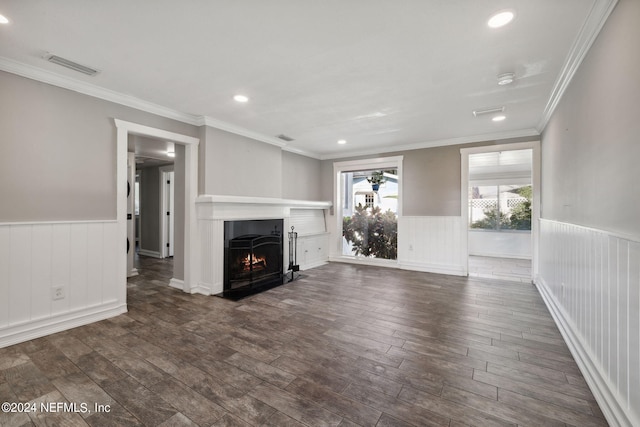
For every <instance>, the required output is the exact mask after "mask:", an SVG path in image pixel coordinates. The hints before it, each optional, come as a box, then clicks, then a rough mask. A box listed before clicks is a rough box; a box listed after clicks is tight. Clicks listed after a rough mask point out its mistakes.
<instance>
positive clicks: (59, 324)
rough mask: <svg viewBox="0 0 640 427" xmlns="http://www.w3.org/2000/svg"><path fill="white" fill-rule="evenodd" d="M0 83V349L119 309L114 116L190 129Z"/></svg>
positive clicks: (1, 79)
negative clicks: (58, 295)
mask: <svg viewBox="0 0 640 427" xmlns="http://www.w3.org/2000/svg"><path fill="white" fill-rule="evenodd" d="M0 87H1V88H2V96H0V130H1V131H2V149H3V153H2V155H1V156H0V194H1V195H2V202H0V347H4V346H7V345H11V344H15V343H18V342H22V341H25V340H28V339H32V338H36V337H39V336H43V335H47V334H51V333H54V332H58V331H61V330H64V329H69V328H72V327H76V326H80V325H83V324H87V323H91V322H94V321H98V320H102V319H105V318H108V317H112V316H115V315H118V314H120V313H123V312H126V309H127V308H126V298H125V295H126V292H125V290H124V289H123V288H124V286H126V285H125V284H124V283H122V282H121V281H120V279H119V278H118V277H117V269H118V260H119V257H120V256H124V255H119V254H124V253H125V251H126V242H125V241H120V240H119V239H118V233H119V231H118V224H117V222H116V197H117V188H116V135H117V130H116V127H115V126H114V121H113V119H114V118H119V119H124V120H128V121H131V122H135V123H140V124H143V125H147V126H152V127H156V128H160V129H166V130H169V131H172V132H176V133H180V134H185V135H197V128H196V127H194V126H191V125H188V124H185V123H180V122H176V121H174V120H170V119H166V118H163V117H160V116H156V115H153V114H149V113H146V112H143V111H139V110H135V109H133V108H129V107H124V106H122V105H118V104H115V103H112V102H108V101H104V100H101V99H97V98H92V97H90V96H87V95H83V94H79V93H77V92H73V91H71V90H66V89H62V88H59V87H55V86H51V85H48V84H45V83H40V82H37V81H34V80H31V79H27V78H23V77H19V76H16V75H14V74H10V73H5V72H0ZM59 288H62V294H63V297H62V298H60V299H57V298H56V299H54V290H56V289H59Z"/></svg>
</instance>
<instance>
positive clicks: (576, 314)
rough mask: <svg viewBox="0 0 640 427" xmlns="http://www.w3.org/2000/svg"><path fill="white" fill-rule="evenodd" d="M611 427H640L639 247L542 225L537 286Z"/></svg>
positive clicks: (602, 233) (591, 231)
mask: <svg viewBox="0 0 640 427" xmlns="http://www.w3.org/2000/svg"><path fill="white" fill-rule="evenodd" d="M536 284H537V286H538V288H539V289H540V293H541V294H542V296H543V298H544V299H545V302H546V303H547V305H548V306H549V309H550V311H551V312H552V314H553V316H554V318H555V319H556V322H557V323H558V326H559V328H560V330H561V331H562V333H563V335H564V336H565V340H566V341H567V343H568V344H569V347H570V348H571V350H572V352H573V354H574V357H575V358H576V361H577V362H578V364H579V365H580V368H581V370H582V371H583V374H584V376H585V378H586V380H587V382H588V383H589V386H590V387H591V389H592V391H593V392H594V395H595V396H596V398H597V399H598V403H599V404H600V406H601V408H602V409H603V412H604V413H605V415H606V416H607V420H608V421H609V423H610V424H611V425H622V426H626V425H628V426H637V425H640V413H639V411H640V242H639V241H637V240H634V239H632V238H628V237H623V236H617V235H614V234H611V233H607V232H605V231H601V230H594V229H591V228H586V227H581V226H577V225H573V224H567V223H560V222H555V221H550V220H544V219H542V220H540V273H539V277H537V278H536Z"/></svg>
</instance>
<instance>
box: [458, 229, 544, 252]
mask: <svg viewBox="0 0 640 427" xmlns="http://www.w3.org/2000/svg"><path fill="white" fill-rule="evenodd" d="M532 246H533V245H532V242H531V232H530V231H515V230H507V231H492V230H478V229H470V230H469V255H478V256H489V257H497V258H519V259H531V247H532Z"/></svg>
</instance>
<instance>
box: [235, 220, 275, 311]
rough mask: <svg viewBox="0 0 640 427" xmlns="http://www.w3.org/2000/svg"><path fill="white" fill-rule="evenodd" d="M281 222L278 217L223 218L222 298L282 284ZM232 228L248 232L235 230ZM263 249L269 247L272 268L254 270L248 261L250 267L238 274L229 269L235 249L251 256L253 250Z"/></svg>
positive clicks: (240, 295) (254, 251) (243, 295)
mask: <svg viewBox="0 0 640 427" xmlns="http://www.w3.org/2000/svg"><path fill="white" fill-rule="evenodd" d="M283 224H284V221H283V220H281V219H277V220H241V221H225V229H224V235H225V236H224V242H225V243H224V284H223V292H222V296H223V297H225V298H231V299H240V298H243V297H246V296H248V295H252V294H255V293H257V292H261V291H263V290H266V289H270V288H273V287H275V286H279V285H281V284H283V283H284V254H283V252H284V249H283V247H284V240H283V232H282V229H283ZM238 225H239V226H238ZM235 228H240V229H241V230H243V231H249V232H248V233H237V232H236V230H235ZM265 249H269V250H270V257H271V258H272V259H270V260H269V263H270V264H273V262H274V261H275V263H276V268H275V269H274V270H273V271H267V272H262V271H257V272H254V267H253V263H252V262H250V270H249V271H248V272H246V273H243V274H242V276H241V277H238V275H237V272H235V273H233V272H232V262H233V261H234V260H235V259H236V258H237V253H238V252H245V253H249V254H250V257H254V255H255V254H256V251H259V250H265Z"/></svg>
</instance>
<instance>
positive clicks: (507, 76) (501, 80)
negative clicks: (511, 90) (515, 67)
mask: <svg viewBox="0 0 640 427" xmlns="http://www.w3.org/2000/svg"><path fill="white" fill-rule="evenodd" d="M515 79H516V75H515V73H504V74H500V75H499V76H498V85H500V86H504V85H510V84H511V83H513V81H514V80H515Z"/></svg>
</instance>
